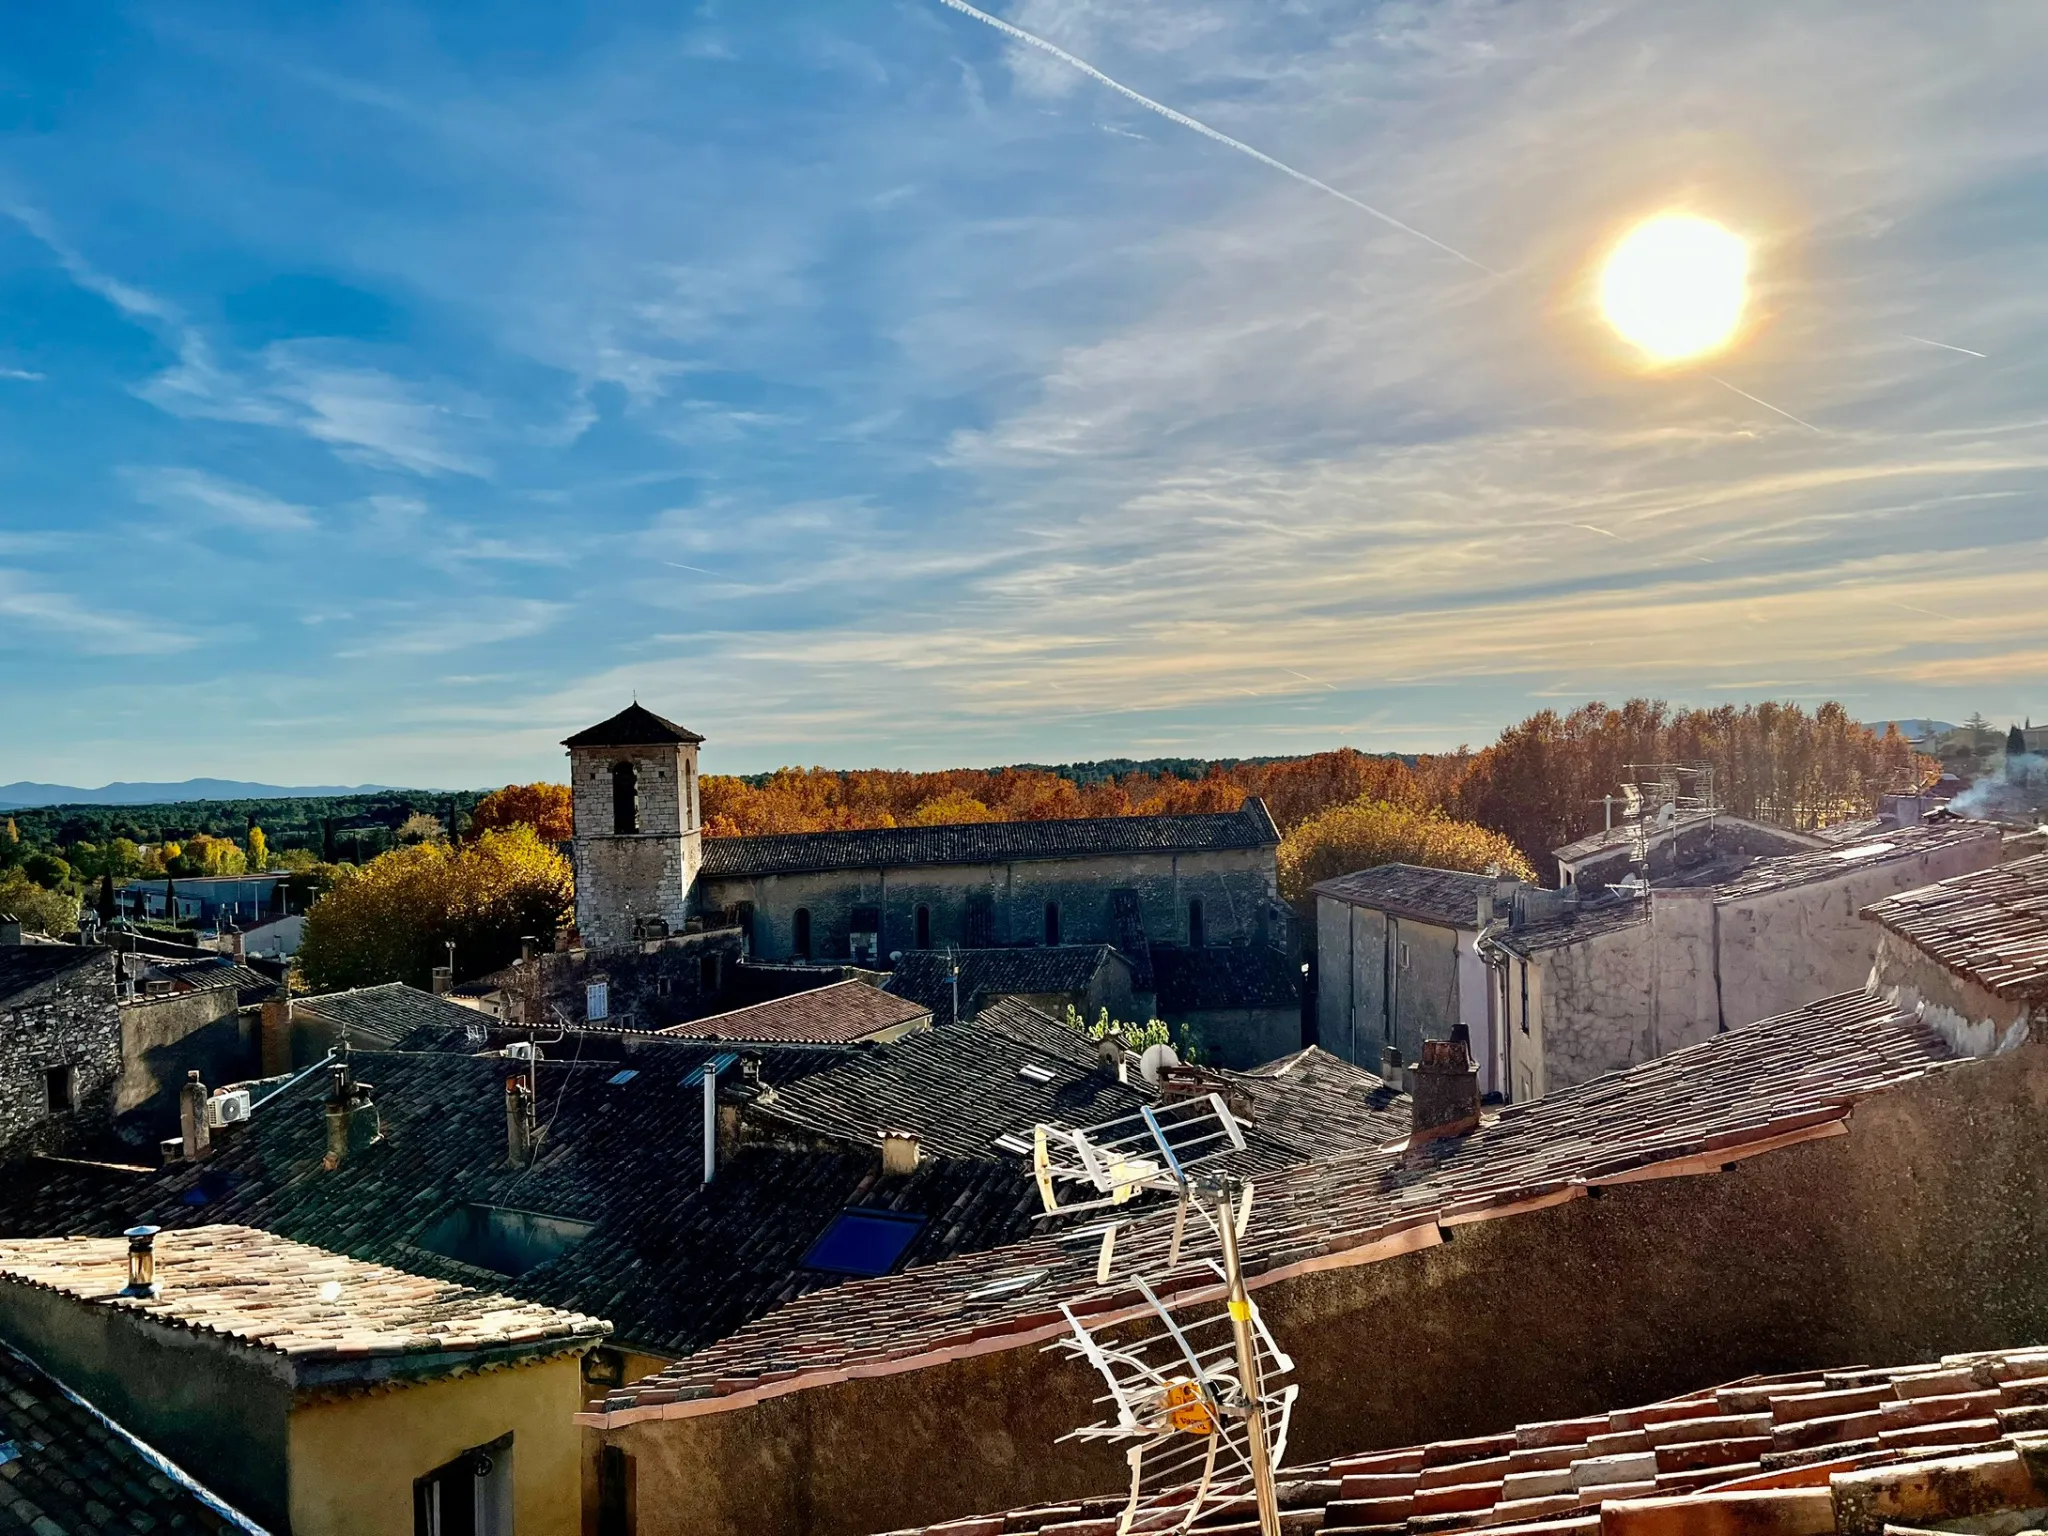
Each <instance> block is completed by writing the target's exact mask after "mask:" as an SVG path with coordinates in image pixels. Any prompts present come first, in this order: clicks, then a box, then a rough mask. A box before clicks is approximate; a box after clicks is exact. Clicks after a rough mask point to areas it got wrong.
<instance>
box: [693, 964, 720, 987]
mask: <svg viewBox="0 0 2048 1536" xmlns="http://www.w3.org/2000/svg"><path fill="white" fill-rule="evenodd" d="M720 958H721V957H720V956H718V955H699V956H698V957H697V990H698V991H700V992H703V993H706V994H709V993H712V992H716V991H717V990H718V982H719V960H720Z"/></svg>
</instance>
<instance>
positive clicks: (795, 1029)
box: [657, 981, 931, 1045]
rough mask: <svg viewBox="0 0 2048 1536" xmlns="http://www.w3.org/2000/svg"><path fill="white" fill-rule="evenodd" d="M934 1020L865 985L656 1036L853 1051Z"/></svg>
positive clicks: (835, 987)
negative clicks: (851, 1048)
mask: <svg viewBox="0 0 2048 1536" xmlns="http://www.w3.org/2000/svg"><path fill="white" fill-rule="evenodd" d="M930 1017H931V1010H930V1008H928V1007H927V1006H925V1005H924V1004H923V1003H920V1002H915V1001H912V1000H910V999H907V998H902V997H896V996H892V995H891V994H890V993H887V992H884V991H882V990H881V989H880V988H879V987H871V986H869V985H868V984H867V983H866V982H864V981H841V982H834V983H833V984H832V985H830V986H824V987H817V988H814V989H812V990H811V991H809V992H793V993H791V994H790V995H789V996H788V997H777V998H771V999H770V1000H769V1001H767V1002H765V1003H755V1004H753V1005H752V1006H751V1007H747V1008H736V1009H734V1010H733V1011H732V1012H730V1013H714V1014H710V1015H708V1016H707V1017H705V1018H701V1019H690V1020H688V1021H686V1022H684V1023H681V1024H671V1025H670V1026H668V1028H666V1029H663V1030H659V1031H657V1033H659V1034H663V1035H667V1036H669V1037H670V1038H672V1039H682V1040H728V1041H740V1042H751V1043H758V1044H767V1045H772V1044H794V1045H851V1044H853V1043H854V1042H855V1041H858V1040H868V1039H872V1038H873V1037H874V1036H876V1035H882V1034H888V1033H890V1032H891V1031H903V1030H907V1029H911V1028H914V1027H917V1026H919V1025H921V1024H923V1023H926V1022H928V1021H929V1020H930Z"/></svg>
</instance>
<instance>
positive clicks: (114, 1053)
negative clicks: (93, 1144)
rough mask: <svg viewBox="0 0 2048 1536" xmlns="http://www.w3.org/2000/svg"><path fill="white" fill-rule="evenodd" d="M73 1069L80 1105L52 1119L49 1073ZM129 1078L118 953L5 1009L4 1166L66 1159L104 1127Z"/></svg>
mask: <svg viewBox="0 0 2048 1536" xmlns="http://www.w3.org/2000/svg"><path fill="white" fill-rule="evenodd" d="M54 1067H69V1068H71V1073H72V1076H71V1085H72V1096H73V1102H74V1103H75V1104H76V1105H77V1106H78V1107H77V1108H76V1109H74V1110H71V1111H70V1112H68V1113H64V1114H55V1115H53V1114H51V1113H49V1108H48V1105H49V1101H48V1097H47V1083H46V1078H45V1074H46V1073H47V1072H48V1071H49V1070H50V1069H52V1068H54ZM120 1073H121V1022H120V1018H119V1011H118V1007H117V1005H116V1003H115V1000H114V954H113V951H111V950H106V951H103V952H101V953H99V954H98V955H96V956H94V958H93V959H92V960H91V961H90V962H88V963H87V964H85V965H81V966H79V967H77V968H76V969H73V970H70V971H67V972H65V973H64V974H63V975H61V976H56V977H53V978H51V980H49V981H48V982H46V983H44V984H43V985H42V986H41V987H38V988H37V989H36V990H35V991H33V992H31V993H29V994H28V995H27V996H26V997H25V998H19V999H17V1000H16V1001H15V1002H14V1003H13V1004H12V1005H11V1006H9V1007H7V1008H4V1009H0V1160H5V1161H11V1160H13V1159H15V1158H20V1157H27V1156H29V1155H30V1154H32V1153H36V1152H59V1151H63V1150H65V1149H66V1148H68V1147H70V1146H72V1145H74V1144H75V1143H77V1142H78V1141H80V1140H81V1139H83V1138H85V1137H87V1136H89V1135H91V1134H93V1133H94V1132H96V1131H97V1130H99V1129H100V1128H101V1127H103V1126H104V1125H105V1124H106V1122H107V1118H108V1107H109V1105H110V1104H111V1102H112V1099H113V1088H114V1081H115V1079H116V1078H118V1077H119V1076H120Z"/></svg>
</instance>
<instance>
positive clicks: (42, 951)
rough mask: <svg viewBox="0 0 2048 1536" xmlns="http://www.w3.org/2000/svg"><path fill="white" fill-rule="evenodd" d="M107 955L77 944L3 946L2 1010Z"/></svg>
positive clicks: (0, 957) (0, 960) (0, 969)
mask: <svg viewBox="0 0 2048 1536" xmlns="http://www.w3.org/2000/svg"><path fill="white" fill-rule="evenodd" d="M106 953H107V952H106V951H105V950H103V949H84V948H80V947H79V946H77V945H73V944H7V945H0V1007H5V1006H11V1005H12V1004H13V1003H14V1002H15V1001H16V999H18V998H19V997H21V995H22V994H23V993H27V992H33V991H35V990H36V989H37V988H38V987H41V986H43V985H45V984H46V983H49V982H52V981H55V980H56V979H57V978H58V977H59V976H62V975H63V974H64V973H65V972H66V971H72V970H76V969H78V968H79V967H80V966H83V965H90V964H91V963H92V962H93V961H94V960H97V959H102V958H104V957H105V955H106Z"/></svg>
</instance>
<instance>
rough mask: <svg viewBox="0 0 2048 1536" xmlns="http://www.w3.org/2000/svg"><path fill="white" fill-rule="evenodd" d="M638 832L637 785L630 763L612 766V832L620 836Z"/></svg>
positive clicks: (638, 804) (638, 800)
mask: <svg viewBox="0 0 2048 1536" xmlns="http://www.w3.org/2000/svg"><path fill="white" fill-rule="evenodd" d="M639 830H640V795H639V785H638V784H637V783H636V775H635V774H634V772H633V765H632V764H631V763H613V764H612V832H613V834H614V835H622V834H624V833H628V832H638V831H639Z"/></svg>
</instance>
